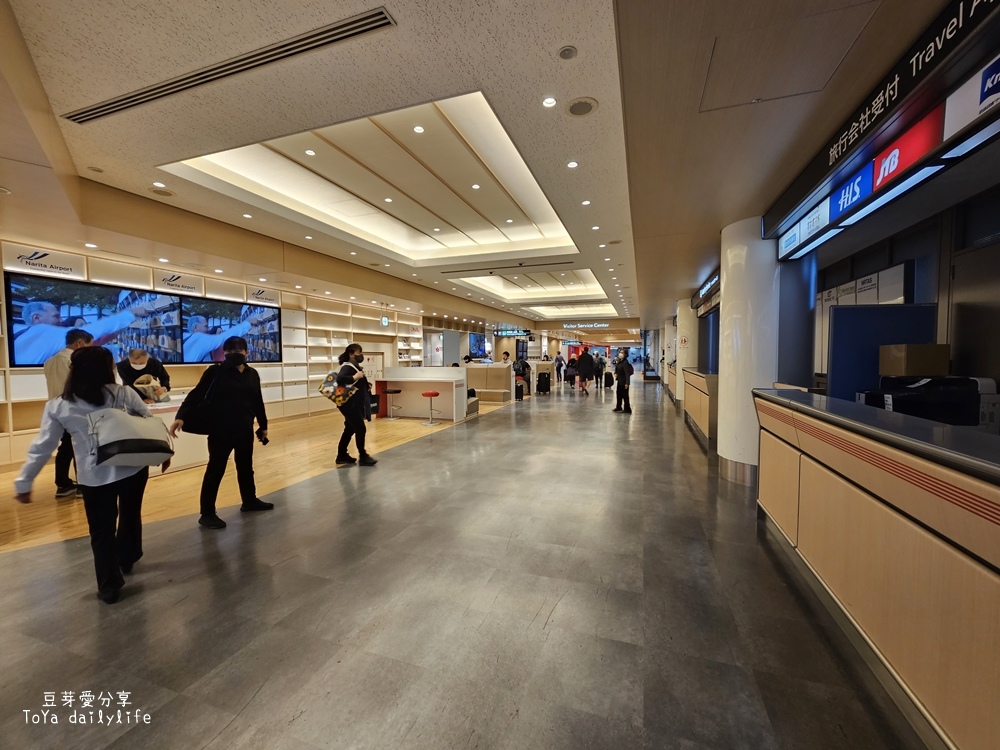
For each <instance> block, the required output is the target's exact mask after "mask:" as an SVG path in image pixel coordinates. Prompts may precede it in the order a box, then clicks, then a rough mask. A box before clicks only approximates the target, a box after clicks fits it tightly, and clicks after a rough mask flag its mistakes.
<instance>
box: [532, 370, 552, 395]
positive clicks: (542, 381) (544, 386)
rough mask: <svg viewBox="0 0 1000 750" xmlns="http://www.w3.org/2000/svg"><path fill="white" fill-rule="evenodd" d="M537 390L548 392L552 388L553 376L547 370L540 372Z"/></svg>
mask: <svg viewBox="0 0 1000 750" xmlns="http://www.w3.org/2000/svg"><path fill="white" fill-rule="evenodd" d="M535 390H536V391H537V392H538V393H548V392H549V391H551V390H552V376H551V375H550V374H549V373H547V372H540V373H538V385H537V386H536V388H535Z"/></svg>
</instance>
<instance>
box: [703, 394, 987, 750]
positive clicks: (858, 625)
mask: <svg viewBox="0 0 1000 750" xmlns="http://www.w3.org/2000/svg"><path fill="white" fill-rule="evenodd" d="M685 400H686V399H685ZM754 402H755V406H756V409H757V417H758V420H759V422H760V466H759V471H760V474H759V477H760V479H759V488H758V503H759V505H760V507H761V508H762V509H763V511H764V512H765V513H766V515H767V517H768V519H769V520H770V522H771V523H772V525H773V527H775V528H776V529H777V530H778V532H780V534H781V535H783V536H784V538H785V540H787V543H788V545H789V551H790V554H792V555H793V559H797V560H798V561H799V563H800V567H802V568H803V569H804V570H806V571H807V573H809V572H811V574H812V575H813V576H815V582H816V583H817V585H818V588H819V590H820V591H821V592H823V591H825V593H826V594H828V595H829V596H828V597H827V600H828V601H829V602H831V604H830V606H831V607H832V611H833V612H834V614H835V615H836V616H837V617H838V619H839V620H840V621H841V622H842V624H843V625H844V627H845V630H846V631H847V632H848V635H849V636H851V637H852V638H853V639H854V640H855V642H856V643H857V644H859V647H860V648H861V650H862V653H863V654H866V653H868V652H869V651H870V654H871V655H872V662H873V664H874V665H875V666H877V667H884V669H882V670H881V673H882V674H883V675H886V676H890V675H891V677H887V680H888V682H890V683H895V684H894V685H893V686H892V688H893V689H890V694H893V695H894V697H895V698H896V700H897V703H899V704H900V706H901V708H903V709H904V713H908V714H909V715H911V716H916V717H917V718H918V719H919V721H916V722H914V723H915V726H917V728H918V731H919V730H920V727H921V726H922V727H923V730H924V731H923V732H922V734H923V735H924V736H925V738H926V737H928V735H929V734H930V733H931V732H932V731H933V732H936V733H937V735H938V736H936V737H932V738H931V739H933V740H934V741H935V743H936V744H934V746H945V744H946V743H943V742H941V740H940V737H945V738H947V746H950V747H954V748H959V749H960V750H995V748H996V747H998V744H997V743H998V738H1000V711H997V706H1000V645H998V644H1000V437H998V436H995V435H990V434H987V433H984V432H979V431H978V430H976V429H974V428H967V427H954V426H950V425H945V424H940V423H937V422H931V421H928V420H924V419H920V418H917V417H911V416H908V415H904V414H898V413H894V412H888V411H884V410H882V409H875V408H873V407H868V406H864V405H861V404H855V403H854V402H851V401H844V400H840V399H832V398H827V397H825V396H820V395H816V394H811V393H804V392H801V391H786V390H773V389H769V390H755V391H754ZM801 563H804V565H801ZM866 648H867V650H866ZM876 657H877V661H874V660H875V658H876ZM876 674H879V669H876ZM899 687H901V688H902V689H901V690H900V689H898V688H899ZM893 690H895V693H894V692H893ZM900 696H902V700H901V699H900ZM907 696H908V697H907ZM904 703H905V704H907V705H905V706H904V705H903V704H904Z"/></svg>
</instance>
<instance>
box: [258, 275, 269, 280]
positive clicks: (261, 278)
mask: <svg viewBox="0 0 1000 750" xmlns="http://www.w3.org/2000/svg"><path fill="white" fill-rule="evenodd" d="M257 281H267V279H265V278H264V277H263V276H261V277H260V278H258V279H257Z"/></svg>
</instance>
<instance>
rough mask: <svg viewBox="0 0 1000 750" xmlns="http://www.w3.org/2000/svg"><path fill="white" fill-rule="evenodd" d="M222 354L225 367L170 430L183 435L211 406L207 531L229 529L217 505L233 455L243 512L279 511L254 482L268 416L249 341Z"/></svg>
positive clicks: (204, 382) (215, 370)
mask: <svg viewBox="0 0 1000 750" xmlns="http://www.w3.org/2000/svg"><path fill="white" fill-rule="evenodd" d="M222 351H223V352H224V353H225V357H226V359H225V361H224V362H222V363H220V364H216V365H212V366H211V367H209V368H208V369H207V370H205V372H204V373H203V374H202V376H201V380H200V381H198V385H197V386H195V388H194V390H192V391H191V392H190V393H189V394H188V395H187V397H186V398H185V399H184V403H182V404H181V407H180V409H178V410H177V419H176V420H175V421H174V423H173V424H172V425H170V435H171V437H177V432H178V431H179V430H183V429H184V418H185V417H186V416H187V414H188V413H190V411H191V410H192V409H194V408H195V407H196V405H197V406H200V405H201V404H202V403H203V402H205V403H207V404H208V409H209V412H210V414H211V425H212V427H211V428H210V431H209V433H208V466H206V467H205V476H204V478H203V479H202V482H201V518H199V519H198V523H199V524H200V525H201V526H204V527H205V528H207V529H224V528H226V522H225V521H223V520H222V519H221V518H219V516H218V514H217V513H216V510H215V502H216V498H217V497H218V494H219V485H220V484H221V483H222V477H223V475H224V474H225V473H226V466H227V465H228V464H229V454H230V453H235V456H236V481H237V483H238V484H239V487H240V498H241V499H242V501H243V504H242V505H241V506H240V510H241V511H242V512H244V513H248V512H253V511H261V510H272V509H273V508H274V503H266V502H264V501H263V500H260V499H259V498H258V497H257V486H256V484H255V483H254V478H253V439H254V430H253V423H254V420H255V419H256V420H257V425H258V427H259V429H258V430H257V437H258V438H259V439H260V441H261V443H264V441H265V440H266V439H267V413H266V412H265V411H264V396H263V394H262V393H261V390H260V375H258V374H257V371H256V370H254V369H253V368H252V367H251V366H250V365H248V364H247V342H246V339H243V338H241V337H239V336H230V337H229V338H228V339H226V340H225V342H224V343H223V345H222ZM206 397H207V398H206Z"/></svg>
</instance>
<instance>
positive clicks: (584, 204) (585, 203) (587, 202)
mask: <svg viewBox="0 0 1000 750" xmlns="http://www.w3.org/2000/svg"><path fill="white" fill-rule="evenodd" d="M580 205H581V206H589V205H590V201H584V202H583V203H581V204H580Z"/></svg>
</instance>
